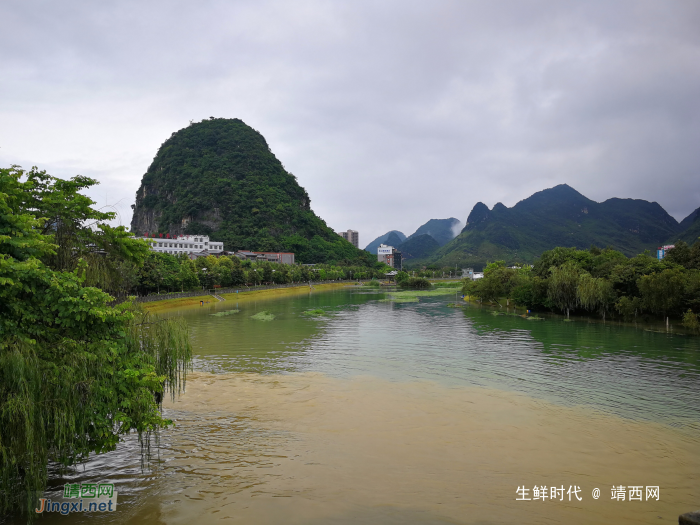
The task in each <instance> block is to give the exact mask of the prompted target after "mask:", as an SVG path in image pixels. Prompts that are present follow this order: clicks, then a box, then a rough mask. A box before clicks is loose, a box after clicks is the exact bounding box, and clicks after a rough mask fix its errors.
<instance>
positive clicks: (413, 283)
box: [399, 277, 430, 290]
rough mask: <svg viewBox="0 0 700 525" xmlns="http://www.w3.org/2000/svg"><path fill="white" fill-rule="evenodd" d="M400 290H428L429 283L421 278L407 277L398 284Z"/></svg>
mask: <svg viewBox="0 0 700 525" xmlns="http://www.w3.org/2000/svg"><path fill="white" fill-rule="evenodd" d="M399 286H400V287H401V288H411V289H413V290H428V289H429V288H430V281H428V279H425V278H423V277H409V278H408V279H407V280H404V281H402V282H400V283H399Z"/></svg>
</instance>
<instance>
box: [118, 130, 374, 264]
mask: <svg viewBox="0 0 700 525" xmlns="http://www.w3.org/2000/svg"><path fill="white" fill-rule="evenodd" d="M133 208H134V216H133V219H132V221H131V231H132V232H133V233H135V234H136V235H141V234H145V233H150V234H154V233H163V234H166V233H169V234H171V235H172V234H174V235H177V234H205V235H209V236H210V238H211V239H212V240H215V241H223V243H224V249H226V250H239V249H246V250H255V251H280V250H282V251H291V252H294V253H295V254H296V260H297V261H298V262H303V263H314V262H333V261H340V260H348V261H353V262H359V261H370V260H371V258H368V256H367V254H365V253H364V252H362V251H361V250H358V249H356V248H355V247H354V246H352V244H350V243H349V242H348V241H346V240H345V239H343V238H342V237H340V236H339V235H338V234H336V233H335V232H334V231H333V230H332V229H331V228H329V227H328V226H327V225H326V223H325V222H324V221H323V220H322V219H320V218H319V217H318V216H316V214H315V213H314V212H313V211H312V210H311V201H310V199H309V196H308V194H307V193H306V190H304V188H302V187H301V186H300V185H299V183H298V182H297V179H296V177H295V176H294V175H292V174H291V173H288V172H287V171H286V170H285V169H284V167H283V166H282V163H281V162H280V161H279V160H278V159H277V158H276V157H275V155H274V154H273V153H272V152H271V151H270V148H269V146H268V144H267V142H266V141H265V138H264V137H263V136H262V135H261V134H260V133H258V132H257V131H255V130H254V129H253V128H251V127H250V126H247V125H246V124H245V123H244V122H243V121H241V120H239V119H222V118H216V119H215V118H211V119H209V120H203V121H202V122H199V123H196V124H191V125H190V126H188V127H186V128H184V129H181V130H179V131H177V132H176V133H173V134H172V135H171V136H170V138H169V139H168V140H166V141H165V142H164V143H163V145H162V146H161V147H160V149H159V150H158V153H157V154H156V156H155V158H154V159H153V162H152V163H151V165H150V166H149V168H148V170H147V171H146V173H145V175H144V176H143V179H142V181H141V186H140V187H139V190H138V192H137V194H136V203H135V205H134V206H133Z"/></svg>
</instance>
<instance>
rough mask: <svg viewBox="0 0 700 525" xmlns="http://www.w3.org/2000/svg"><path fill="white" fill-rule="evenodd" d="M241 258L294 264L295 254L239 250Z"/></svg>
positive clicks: (237, 255) (237, 253)
mask: <svg viewBox="0 0 700 525" xmlns="http://www.w3.org/2000/svg"><path fill="white" fill-rule="evenodd" d="M236 257H238V258H239V259H247V260H249V261H258V262H259V261H268V262H274V263H279V264H294V254H293V253H291V252H248V251H244V250H239V251H237V252H236Z"/></svg>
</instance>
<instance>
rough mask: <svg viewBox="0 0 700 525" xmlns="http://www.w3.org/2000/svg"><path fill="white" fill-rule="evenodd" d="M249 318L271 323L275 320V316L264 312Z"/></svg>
mask: <svg viewBox="0 0 700 525" xmlns="http://www.w3.org/2000/svg"><path fill="white" fill-rule="evenodd" d="M250 318H251V319H255V320H256V321H272V320H273V319H274V318H275V315H274V314H273V313H271V312H268V311H266V310H265V311H262V312H258V313H257V314H255V315H251V316H250Z"/></svg>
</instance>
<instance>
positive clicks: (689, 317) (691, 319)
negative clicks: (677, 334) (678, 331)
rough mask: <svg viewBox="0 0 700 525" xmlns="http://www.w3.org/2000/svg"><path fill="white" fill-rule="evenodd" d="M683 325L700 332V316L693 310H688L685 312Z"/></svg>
mask: <svg viewBox="0 0 700 525" xmlns="http://www.w3.org/2000/svg"><path fill="white" fill-rule="evenodd" d="M683 326H685V327H686V328H687V329H688V330H690V331H692V332H695V333H696V334H698V333H700V320H698V316H697V315H695V314H694V313H693V311H692V310H688V311H687V312H686V313H685V314H683Z"/></svg>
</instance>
